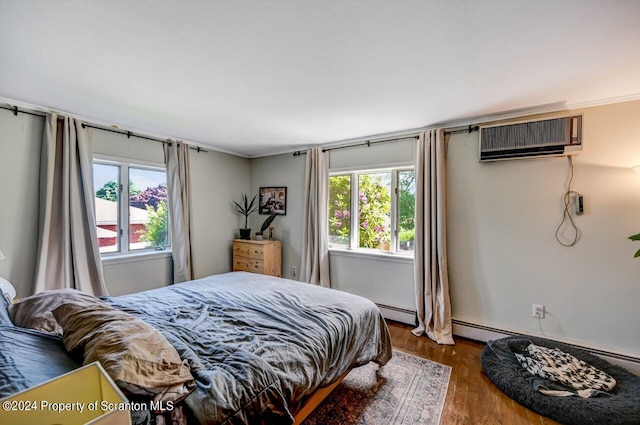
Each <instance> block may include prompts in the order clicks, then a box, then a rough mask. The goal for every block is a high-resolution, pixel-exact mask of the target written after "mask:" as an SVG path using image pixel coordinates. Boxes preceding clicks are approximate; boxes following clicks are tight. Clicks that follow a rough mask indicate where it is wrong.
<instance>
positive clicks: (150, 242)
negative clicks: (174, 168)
mask: <svg viewBox="0 0 640 425" xmlns="http://www.w3.org/2000/svg"><path fill="white" fill-rule="evenodd" d="M167 214H168V212H167V177H166V173H165V172H164V171H156V170H145V169H142V168H133V167H129V249H130V250H136V249H144V248H152V247H153V248H164V247H168V246H169V245H170V244H169V226H168V224H169V220H168V215H167Z"/></svg>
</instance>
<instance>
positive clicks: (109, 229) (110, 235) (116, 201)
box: [93, 158, 170, 255]
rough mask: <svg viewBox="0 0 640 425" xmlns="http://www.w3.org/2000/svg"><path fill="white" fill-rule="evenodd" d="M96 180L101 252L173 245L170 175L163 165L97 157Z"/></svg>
mask: <svg viewBox="0 0 640 425" xmlns="http://www.w3.org/2000/svg"><path fill="white" fill-rule="evenodd" d="M93 180H94V191H95V210H96V225H97V236H98V245H99V247H100V253H101V254H103V255H110V254H116V253H117V254H128V253H141V252H145V251H151V250H154V251H155V250H165V249H168V248H170V237H169V216H168V209H167V176H166V171H165V169H164V168H163V167H162V166H161V165H160V166H159V165H150V164H143V163H137V162H127V161H124V160H114V159H103V158H97V159H96V160H94V164H93Z"/></svg>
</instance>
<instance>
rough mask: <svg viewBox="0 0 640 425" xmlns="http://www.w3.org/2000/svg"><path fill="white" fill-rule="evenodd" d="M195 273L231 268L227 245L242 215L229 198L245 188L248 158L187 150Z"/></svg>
mask: <svg viewBox="0 0 640 425" xmlns="http://www.w3.org/2000/svg"><path fill="white" fill-rule="evenodd" d="M190 161H191V184H192V198H193V199H192V202H193V204H192V209H193V216H192V220H193V228H194V234H193V235H191V245H192V248H193V252H194V258H193V264H194V268H195V277H196V278H200V277H204V276H208V275H211V274H218V273H226V272H229V271H231V245H232V242H233V239H235V238H237V237H238V236H239V235H238V228H240V227H241V226H243V225H244V222H243V219H244V217H243V216H241V215H240V214H238V213H236V212H235V209H234V208H233V204H232V200H239V198H240V193H243V192H247V191H248V190H249V180H250V168H249V160H248V159H246V158H240V157H237V156H234V155H229V154H225V153H220V152H216V151H212V150H209V152H206V153H205V152H201V153H196V152H195V151H191V156H190Z"/></svg>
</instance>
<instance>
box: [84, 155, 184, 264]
mask: <svg viewBox="0 0 640 425" xmlns="http://www.w3.org/2000/svg"><path fill="white" fill-rule="evenodd" d="M93 164H103V165H112V166H117V167H119V168H118V170H119V173H118V250H117V251H114V252H101V253H100V257H101V258H102V259H103V261H104V260H107V261H109V260H112V261H113V260H118V259H122V258H124V257H128V258H131V257H140V256H145V257H148V256H152V255H153V256H158V257H164V256H168V255H171V252H172V251H171V238H169V246H166V247H148V248H141V249H134V250H130V249H129V236H130V228H131V227H130V226H129V168H135V169H140V170H149V171H161V172H163V173H165V175H166V173H167V169H166V167H165V165H164V164H162V163H157V162H152V161H143V160H137V159H135V160H133V159H128V158H120V157H116V156H111V155H101V154H94V155H93ZM93 164H92V165H93ZM123 200H126V202H122V201H123ZM167 216H168V220H169V222H170V221H171V216H170V214H167ZM170 227H171V226H170V225H169V228H170Z"/></svg>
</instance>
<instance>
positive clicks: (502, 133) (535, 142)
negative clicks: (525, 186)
mask: <svg viewBox="0 0 640 425" xmlns="http://www.w3.org/2000/svg"><path fill="white" fill-rule="evenodd" d="M581 149H582V116H579V115H578V116H571V117H564V118H554V119H547V120H537V121H527V122H521V123H514V124H507V125H495V126H486V127H480V161H498V160H504V159H522V158H532V157H541V156H559V155H572V154H575V153H577V151H579V150H581Z"/></svg>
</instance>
